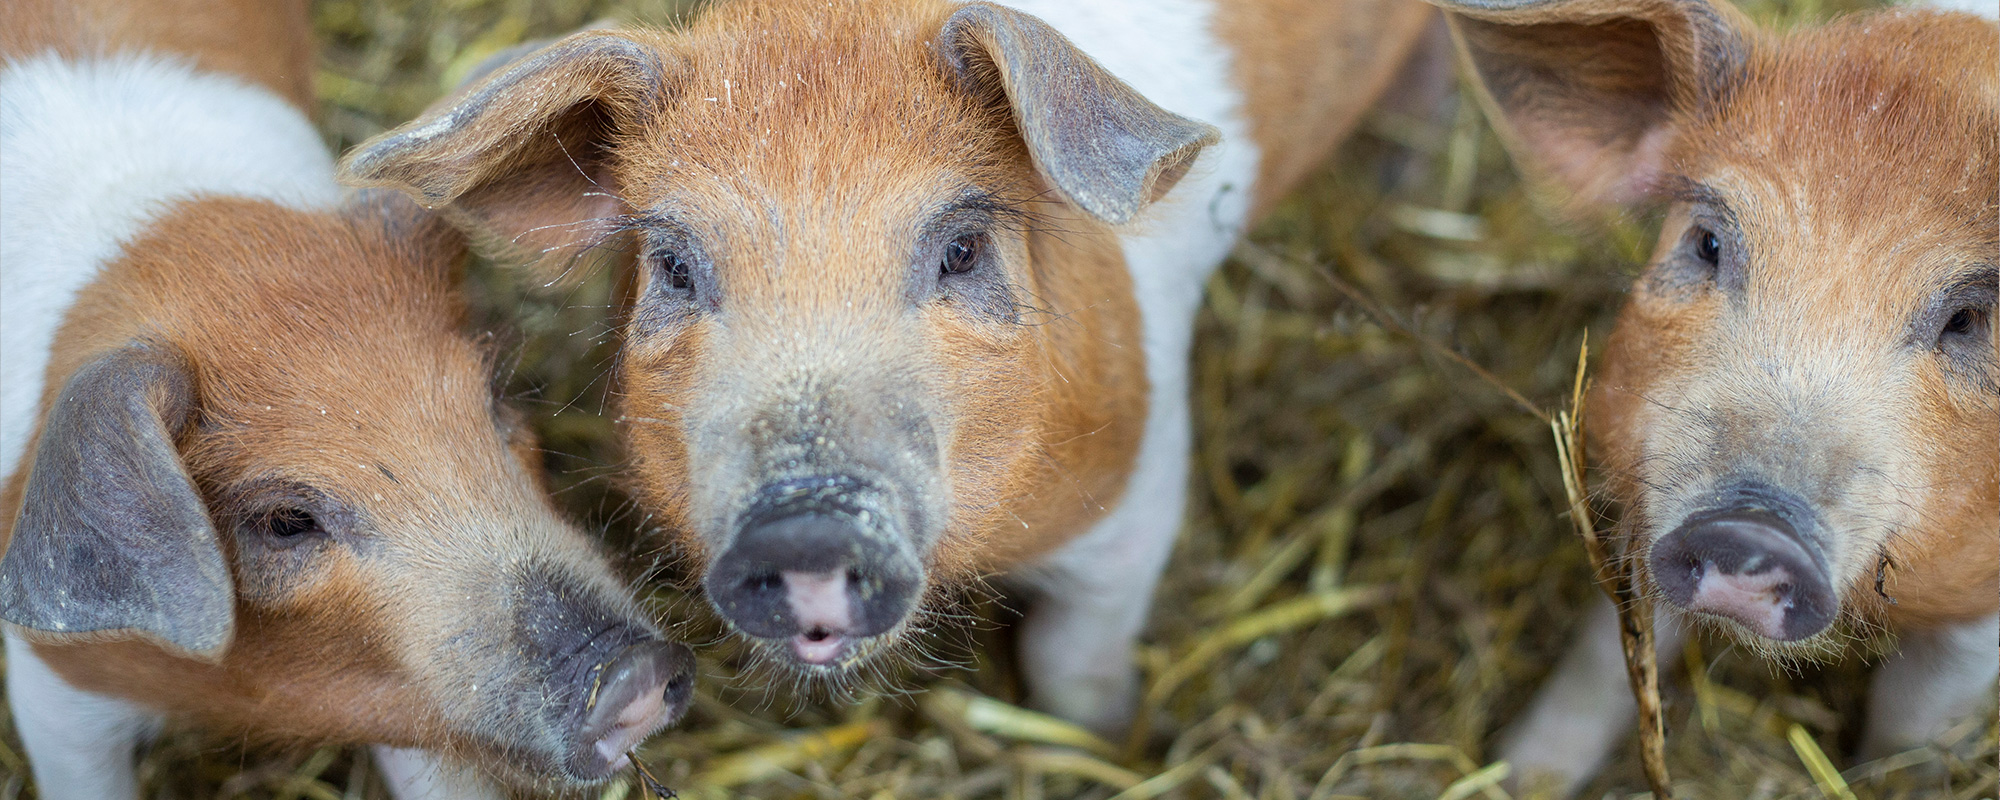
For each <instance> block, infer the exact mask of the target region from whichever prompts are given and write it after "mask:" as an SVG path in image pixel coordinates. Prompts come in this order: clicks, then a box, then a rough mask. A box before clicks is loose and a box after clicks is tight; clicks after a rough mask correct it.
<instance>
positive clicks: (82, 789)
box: [6, 631, 160, 800]
mask: <svg viewBox="0 0 2000 800" xmlns="http://www.w3.org/2000/svg"><path fill="white" fill-rule="evenodd" d="M6 639H7V645H6V647H7V703H8V705H10V706H12V707H13V711H14V729H15V730H17V731H19V732H20V734H21V744H22V745H24V746H26V747H27V749H28V765H29V768H30V769H31V770H32V771H33V772H34V776H35V786H36V791H37V792H38V793H39V794H40V796H41V797H42V798H43V800H119V799H120V798H135V797H138V796H139V784H138V777H137V775H136V774H135V773H134V771H133V770H134V767H133V759H134V757H135V755H136V753H135V751H136V750H137V748H138V746H139V743H140V742H141V741H143V740H144V739H146V738H147V737H149V736H151V735H152V734H153V733H154V732H155V731H158V730H159V726H160V716H159V715H158V714H156V713H154V712H152V711H149V710H147V709H145V708H142V707H140V706H138V705H135V704H133V703H129V702H126V701H125V700H121V699H119V698H116V697H108V696H105V695H100V694H95V693H92V692H86V691H84V690H82V689H78V688H76V687H74V686H71V685H69V684H68V683H67V682H65V681H63V679H62V678H61V677H59V676H57V675H56V674H55V672H54V671H53V670H50V669H49V665H48V664H47V663H45V662H43V661H42V659H41V658H40V657H39V656H36V655H35V651H34V649H33V648H31V647H29V646H28V643H27V642H26V641H24V640H22V639H21V638H20V637H18V636H16V635H15V634H14V632H13V631H8V632H7V634H6Z"/></svg>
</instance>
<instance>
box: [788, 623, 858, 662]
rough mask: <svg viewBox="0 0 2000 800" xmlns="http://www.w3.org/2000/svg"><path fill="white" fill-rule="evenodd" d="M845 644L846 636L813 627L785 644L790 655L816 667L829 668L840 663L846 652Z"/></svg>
mask: <svg viewBox="0 0 2000 800" xmlns="http://www.w3.org/2000/svg"><path fill="white" fill-rule="evenodd" d="M847 643H848V638H847V637H846V636H844V635H841V634H838V633H835V632H833V631H830V630H827V629H826V628H824V627H814V628H812V629H810V630H807V631H806V632H804V633H801V634H799V635H797V636H793V637H792V638H791V639H790V640H789V641H788V642H787V644H788V645H789V646H790V647H791V649H792V655H794V656H797V657H798V659H799V661H801V662H804V663H806V664H810V665H812V666H816V667H829V666H833V665H834V664H835V663H836V662H838V661H840V657H841V655H843V654H844V653H846V652H847Z"/></svg>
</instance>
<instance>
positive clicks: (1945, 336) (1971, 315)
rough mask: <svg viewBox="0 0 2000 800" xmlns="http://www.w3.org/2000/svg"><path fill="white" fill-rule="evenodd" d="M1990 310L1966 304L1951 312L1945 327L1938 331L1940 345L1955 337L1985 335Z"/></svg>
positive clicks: (1963, 337) (1964, 337)
mask: <svg viewBox="0 0 2000 800" xmlns="http://www.w3.org/2000/svg"><path fill="white" fill-rule="evenodd" d="M1989 313H1990V312H1989V311H1988V310H1987V309H1984V308H1980V307H1978V306H1966V307H1964V308H1961V309H1959V310H1957V311H1954V312H1952V313H1951V316H1950V317H1948V318H1946V319H1945V321H1944V328H1943V329H1942V330H1940V331H1938V345H1939V346H1940V347H1942V346H1944V345H1946V344H1948V343H1950V342H1951V341H1952V340H1954V339H1966V338H1971V337H1975V336H1980V335H1983V334H1984V332H1985V327H1986V317H1987V315H1988V314H1989Z"/></svg>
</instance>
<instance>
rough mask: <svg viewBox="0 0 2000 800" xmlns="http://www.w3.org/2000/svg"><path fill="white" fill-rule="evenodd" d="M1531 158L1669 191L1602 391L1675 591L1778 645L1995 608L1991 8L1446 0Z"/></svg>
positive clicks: (1625, 483)
mask: <svg viewBox="0 0 2000 800" xmlns="http://www.w3.org/2000/svg"><path fill="white" fill-rule="evenodd" d="M1454 10H1455V11H1456V12H1457V14H1459V15H1460V16H1457V17H1455V18H1454V19H1453V24H1454V26H1455V27H1456V28H1457V30H1458V34H1459V37H1460V40H1461V42H1463V43H1464V44H1465V46H1466V49H1467V52H1468V53H1469V54H1470V55H1472V57H1473V61H1474V64H1475V65H1476V66H1477V68H1478V71H1479V74H1480V77H1481V78H1482V81H1483V84H1484V86H1485V87H1486V89H1487V91H1488V92H1489V94H1490V95H1491V97H1492V99H1493V100H1494V102H1495V103H1496V105H1497V106H1498V107H1499V108H1501V109H1502V111H1503V120H1504V125H1503V128H1504V129H1506V130H1507V132H1508V134H1509V136H1510V139H1511V140H1512V142H1513V144H1514V146H1515V148H1516V151H1517V153H1518V154H1520V155H1521V156H1522V158H1523V160H1524V161H1525V162H1527V163H1528V165H1529V166H1531V167H1533V168H1536V169H1538V170H1539V171H1540V172H1541V173H1542V174H1544V175H1548V176H1551V177H1554V178H1557V179H1558V180H1559V181H1561V182H1563V183H1565V184H1567V186H1568V188H1569V189H1570V190H1571V192H1572V196H1573V197H1575V198H1577V200H1578V201H1579V202H1578V205H1579V206H1590V205H1593V204H1630V203H1637V202H1641V201H1644V200H1648V199H1658V200H1664V201H1666V202H1667V203H1669V204H1670V206H1669V213H1668V214H1667V217H1666V220H1665V223H1664V227H1663V229H1662V232H1661V239H1660V243H1659V246H1658V248H1657V250H1656V251H1655V252H1654V255H1653V259H1652V263H1651V264H1650V265H1648V267H1647V269H1646V271H1645V274H1644V275H1643V276H1642V277H1641V278H1640V279H1639V281H1638V283H1637V285H1636V286H1635V287H1634V289H1633V293H1632V298H1631V302H1630V304H1629V305H1628V306H1627V307H1626V309H1625V310H1624V312H1623V314H1622V315H1621V316H1620V317H1619V320H1618V326H1617V330H1616V332H1615V333H1614V334H1613V337H1612V341H1611V344H1610V347H1609V348H1608V349H1607V351H1606V352H1605V354H1604V361H1603V366H1602V367H1601V369H1600V371H1599V375H1598V377H1597V383H1596V389H1595V391H1594V393H1593V395H1592V397H1591V399H1590V406H1591V408H1590V411H1591V415H1590V418H1589V420H1588V427H1589V430H1590V434H1591V437H1592V443H1591V447H1592V449H1593V454H1594V455H1595V456H1596V457H1597V459H1598V460H1599V462H1600V463H1601V465H1602V466H1603V467H1604V470H1605V473H1606V475H1607V477H1608V478H1609V483H1610V488H1611V489H1612V491H1613V494H1614V495H1615V496H1616V497H1617V498H1618V499H1619V500H1621V501H1622V502H1623V503H1624V505H1625V512H1626V513H1625V517H1624V524H1625V526H1626V530H1627V531H1628V532H1629V533H1630V534H1631V535H1632V536H1633V537H1634V538H1635V539H1636V541H1637V552H1638V554H1640V555H1641V556H1643V557H1644V559H1645V563H1646V565H1647V567H1648V572H1649V577H1650V581H1651V583H1652V584H1653V586H1655V587H1656V588H1657V589H1658V591H1659V593H1660V594H1661V596H1662V597H1663V598H1664V599H1665V601H1666V602H1667V603H1668V604H1670V605H1671V606H1674V607H1678V608H1680V609H1683V610H1686V611H1689V612H1693V613H1694V614H1695V615H1696V616H1698V617H1699V618H1701V619H1704V620H1709V621H1713V622H1716V623H1717V624H1720V625H1722V626H1723V627H1725V628H1728V629H1730V630H1732V631H1735V632H1737V633H1740V634H1744V636H1745V638H1746V639H1747V640H1748V641H1750V642H1752V643H1753V644H1756V645H1759V646H1761V647H1765V648H1767V649H1770V650H1772V651H1773V652H1774V653H1780V654H1786V655H1811V654H1814V653H1816V652H1823V651H1824V649H1826V648H1830V647H1832V646H1835V645H1837V644H1838V643H1839V642H1838V641H1837V639H1838V635H1837V634H1838V633H1839V632H1840V631H1841V630H1842V628H1843V626H1842V625H1839V624H1837V623H1839V622H1840V621H1841V620H1842V619H1843V618H1846V619H1849V620H1851V621H1853V622H1860V623H1867V622H1876V621H1882V620H1883V619H1884V618H1885V617H1886V618H1889V619H1900V620H1905V621H1917V622H1924V623H1931V624H1935V623H1939V622H1949V621H1958V620H1964V619H1969V618H1975V617H1978V616H1981V615H1984V614H1988V613H1991V612H1992V610H1993V607H1994V597H1995V595H1996V591H2000V586H1996V575H1997V574H2000V564H1996V562H2000V548H1997V547H1995V543H1994V539H1993V531H1994V529H1995V527H1996V525H2000V492H1997V491H1996V459H1995V457H1994V441H1995V439H1996V437H2000V389H1996V386H2000V362H1996V360H1995V354H1994V350H1995V345H1994V325H1993V315H1994V302H1995V266H1996V263H2000V211H1997V210H2000V194H1996V192H2000V188H1996V187H2000V112H1996V108H2000V89H1996V85H1995V76H1994V75H1992V74H1990V71H1985V70H1968V69H1967V68H1966V66H1965V65H1968V64H1982V63H1989V62H1991V61H1992V60H1993V59H1994V57H1995V51H1996V43H2000V42H1997V41H1996V40H2000V30H1996V28H1995V27H1994V26H1993V24H1992V23H1990V22H1987V21H1985V20H1980V19H1977V18H1973V17H1970V16H1966V15H1944V14H1932V13H1923V12H1889V13H1883V14H1877V15H1871V16H1865V17H1859V18H1854V19H1851V20H1848V21H1844V22H1841V23H1836V24H1833V25H1830V26H1827V27H1825V28H1822V29H1818V30H1814V31H1810V32H1801V33H1797V34H1793V35H1790V36H1789V37H1787V38H1784V39H1774V38H1767V37H1765V36H1764V35H1763V34H1760V33H1758V32H1756V31H1755V30H1753V29H1752V28H1751V27H1750V26H1749V25H1748V23H1747V22H1745V21H1743V20H1742V19H1741V18H1740V17H1738V16H1737V15H1736V14H1735V12H1734V11H1733V10H1731V9H1729V8H1727V7H1725V6H1710V5H1708V4H1706V3H1701V2H1682V3H1671V4H1651V3H1645V4H1642V3H1630V4H1623V3H1610V4H1604V3H1589V2H1568V1H1567V0H1552V1H1550V2H1529V3H1523V4H1518V5H1510V6H1507V7H1505V8H1501V7H1499V6H1484V5H1477V6H1476V5H1467V6H1464V7H1458V8H1455V9H1454Z"/></svg>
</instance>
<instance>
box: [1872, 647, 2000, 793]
mask: <svg viewBox="0 0 2000 800" xmlns="http://www.w3.org/2000/svg"><path fill="white" fill-rule="evenodd" d="M1996 676H2000V616H1992V617H1987V618H1986V619H1983V620H1980V621H1978V622H1973V623H1969V624H1965V625H1956V626H1951V627H1946V628H1940V629H1937V630H1929V631H1911V632H1907V633H1904V634H1903V635H1901V636H1900V637H1899V638H1898V640H1897V648H1896V654H1895V655H1892V656H1890V657H1889V659H1888V660H1887V661H1884V662H1883V663H1882V666H1881V668H1880V669H1877V670H1876V671H1875V679H1874V681H1873V684H1872V685H1871V686H1870V687H1869V692H1868V730H1867V731H1866V733H1865V735H1864V736H1863V737H1862V743H1861V752H1860V757H1861V759H1862V760H1864V761H1865V760H1869V759H1875V758H1880V757H1882V756H1886V755H1890V754H1892V753H1895V752H1897V751H1900V750H1906V749H1909V748H1912V747H1917V746H1920V745H1923V744H1925V743H1927V742H1929V741H1931V740H1932V739H1934V738H1936V737H1937V736H1938V734H1941V733H1944V731H1945V729H1947V728H1949V727H1951V725H1952V723H1955V722H1957V721H1958V720H1960V719H1963V718H1965V717H1966V716H1967V715H1970V714H1972V713H1975V711H1976V710H1978V709H1980V708H1984V707H1985V701H1986V697H1987V695H1989V694H1991V693H1992V691H1993V679H1994V678H1995V677H1996Z"/></svg>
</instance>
